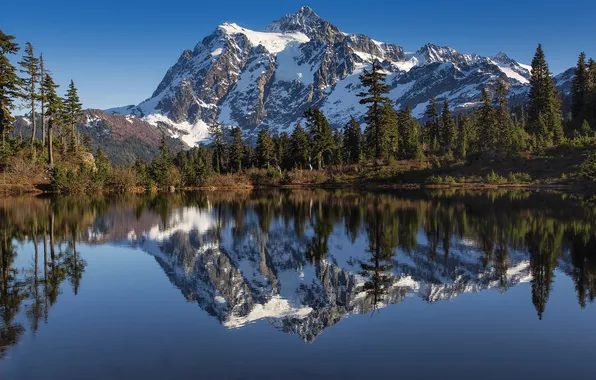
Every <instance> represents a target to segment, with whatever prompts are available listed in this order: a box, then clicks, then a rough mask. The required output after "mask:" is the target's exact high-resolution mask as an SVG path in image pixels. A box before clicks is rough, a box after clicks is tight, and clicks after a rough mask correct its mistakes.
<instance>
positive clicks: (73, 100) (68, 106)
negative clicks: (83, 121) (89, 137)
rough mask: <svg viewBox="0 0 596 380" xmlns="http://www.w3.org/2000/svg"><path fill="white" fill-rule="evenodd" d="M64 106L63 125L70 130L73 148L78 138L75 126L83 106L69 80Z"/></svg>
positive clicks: (76, 144) (72, 83)
mask: <svg viewBox="0 0 596 380" xmlns="http://www.w3.org/2000/svg"><path fill="white" fill-rule="evenodd" d="M63 104H64V123H65V124H66V125H68V127H69V128H70V141H71V144H72V146H73V147H76V146H78V143H79V141H78V136H77V133H76V124H77V123H78V122H79V119H80V118H81V116H82V115H83V105H82V104H81V102H80V99H79V95H78V93H77V89H76V87H75V85H74V82H73V81H72V80H71V81H70V84H69V85H68V91H66V97H65V98H64V100H63Z"/></svg>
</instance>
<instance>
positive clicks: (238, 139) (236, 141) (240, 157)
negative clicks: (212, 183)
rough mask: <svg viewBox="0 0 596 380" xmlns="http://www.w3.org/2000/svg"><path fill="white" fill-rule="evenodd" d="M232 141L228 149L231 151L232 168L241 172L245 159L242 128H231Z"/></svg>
mask: <svg viewBox="0 0 596 380" xmlns="http://www.w3.org/2000/svg"><path fill="white" fill-rule="evenodd" d="M230 135H231V137H232V142H231V143H230V147H229V148H228V151H229V152H230V164H231V170H232V171H236V172H239V171H241V170H242V162H243V161H244V154H245V152H244V142H243V141H242V130H241V129H240V128H238V127H234V128H232V129H231V130H230Z"/></svg>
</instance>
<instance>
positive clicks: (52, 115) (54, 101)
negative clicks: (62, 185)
mask: <svg viewBox="0 0 596 380" xmlns="http://www.w3.org/2000/svg"><path fill="white" fill-rule="evenodd" d="M42 87H43V90H44V93H45V99H46V104H45V110H46V112H45V117H46V119H47V122H48V161H49V164H50V166H53V165H54V148H53V146H54V145H53V130H54V127H55V126H56V125H57V124H60V117H61V116H62V113H63V105H62V99H61V98H60V97H59V96H58V94H57V93H56V88H58V85H57V84H55V83H54V80H53V79H52V77H51V76H50V74H46V76H45V78H44V79H43V83H42Z"/></svg>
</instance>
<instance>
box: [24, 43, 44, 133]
mask: <svg viewBox="0 0 596 380" xmlns="http://www.w3.org/2000/svg"><path fill="white" fill-rule="evenodd" d="M19 65H21V67H22V69H21V70H20V71H21V73H24V74H26V77H25V78H24V79H23V80H22V85H23V94H24V100H26V101H29V104H30V105H31V128H32V130H31V144H33V143H34V142H35V132H36V123H37V121H36V115H35V103H36V101H37V100H38V95H37V83H38V82H39V80H40V75H41V74H40V68H39V58H37V57H36V56H35V54H34V53H33V45H31V43H30V42H26V43H25V54H24V55H23V58H22V59H21V61H20V62H19Z"/></svg>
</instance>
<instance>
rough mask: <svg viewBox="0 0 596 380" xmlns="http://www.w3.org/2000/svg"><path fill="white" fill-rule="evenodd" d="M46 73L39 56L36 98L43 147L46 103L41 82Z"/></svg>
mask: <svg viewBox="0 0 596 380" xmlns="http://www.w3.org/2000/svg"><path fill="white" fill-rule="evenodd" d="M45 75H46V72H45V67H44V63H43V55H41V54H40V55H39V78H40V79H39V80H40V82H42V83H40V86H39V94H38V98H39V103H40V106H41V145H43V146H45V145H46V114H45V104H46V102H47V101H48V100H47V98H46V95H45V89H44V86H43V80H44V78H45Z"/></svg>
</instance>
